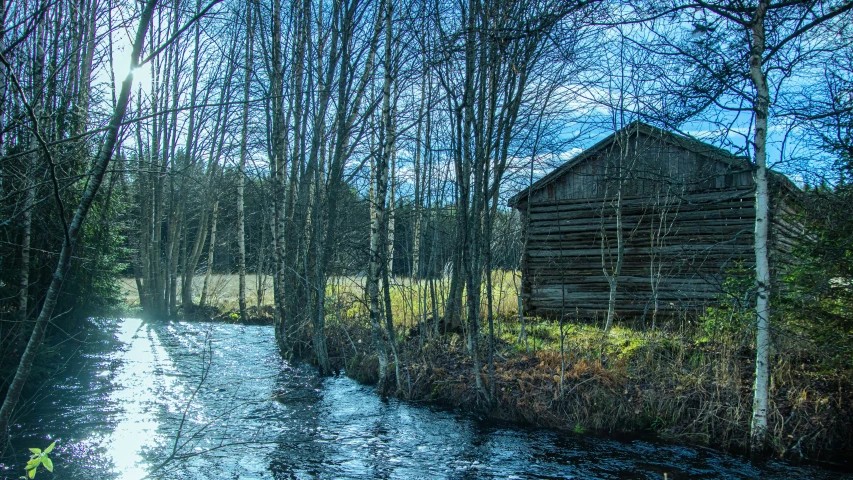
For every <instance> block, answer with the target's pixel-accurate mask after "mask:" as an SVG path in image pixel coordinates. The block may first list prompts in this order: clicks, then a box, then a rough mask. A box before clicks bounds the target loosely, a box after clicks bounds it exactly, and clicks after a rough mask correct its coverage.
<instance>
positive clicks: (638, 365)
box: [184, 274, 853, 468]
mask: <svg viewBox="0 0 853 480" xmlns="http://www.w3.org/2000/svg"><path fill="white" fill-rule="evenodd" d="M497 278H499V279H500V278H511V277H508V275H507V274H501V276H499V277H497ZM229 280H231V279H230V278H227V277H223V278H222V279H220V280H219V283H221V284H223V285H230V283H228V282H229ZM351 283H352V282H351ZM495 283H497V282H495ZM506 284H509V282H506ZM357 287H358V285H355V284H353V285H350V284H347V285H335V286H332V287H330V291H329V295H328V298H329V299H330V301H331V302H334V303H332V304H331V307H330V311H329V315H328V316H327V325H326V326H327V338H328V339H329V340H328V345H329V349H330V352H329V355H330V358H331V360H332V362H333V368H335V369H336V370H343V371H345V372H346V374H347V375H348V376H350V377H352V378H354V379H357V380H359V381H361V382H364V383H368V384H376V383H377V381H378V378H377V375H378V360H377V356H376V354H375V351H374V345H373V341H372V336H371V332H370V328H369V322H368V321H367V319H366V315H365V311H364V308H363V303H361V302H360V301H359V300H358V299H361V298H363V292H361V291H360V290H358V288H357ZM413 287H414V288H413ZM418 287H419V286H418V285H408V284H402V283H401V284H400V285H395V288H397V289H399V290H400V291H399V292H397V293H398V295H397V297H399V298H397V297H394V296H392V305H393V306H394V315H395V324H396V327H397V328H396V335H397V338H398V344H397V354H398V357H399V359H400V362H399V363H400V368H399V372H400V378H399V383H398V380H397V378H396V371H397V368H395V367H396V366H395V365H391V366H389V377H388V378H387V379H386V382H385V385H386V387H387V388H386V390H385V391H384V392H382V393H383V394H385V395H388V396H393V397H397V398H400V399H404V400H408V401H414V402H425V403H436V404H442V405H447V406H450V407H454V408H460V409H464V410H468V411H473V412H477V414H478V415H480V416H482V417H487V418H493V419H498V420H505V421H511V422H517V423H521V424H525V425H531V426H541V427H548V428H555V429H560V430H568V431H573V432H590V433H600V434H606V435H614V434H616V435H621V434H628V435H639V436H648V435H653V436H656V437H659V438H663V439H666V440H670V441H675V442H679V443H685V444H696V445H705V446H711V447H714V448H718V449H721V450H726V451H736V452H744V451H745V449H746V446H747V439H748V433H749V429H750V421H751V412H752V400H753V391H752V383H753V378H754V363H753V362H754V358H755V352H754V350H753V348H752V343H753V342H752V338H753V335H752V333H751V329H750V325H751V322H750V320H749V315H748V312H747V313H740V314H739V313H733V312H734V310H724V309H709V311H708V312H706V314H705V315H704V316H703V317H701V318H693V319H670V321H669V322H668V323H667V322H659V324H658V325H656V326H655V328H645V327H646V326H644V325H642V324H633V325H632V324H629V323H625V324H622V325H619V326H616V327H615V328H613V329H612V330H611V331H610V332H609V333H608V334H605V333H604V332H603V331H602V329H601V328H599V327H598V326H596V325H595V324H594V322H592V323H590V322H589V321H588V320H576V321H572V322H564V323H563V325H562V327H561V325H560V323H559V322H552V321H546V320H539V319H528V324H527V326H526V334H527V340H526V342H522V341H520V340H519V337H520V325H519V323H518V320H517V317H516V315H515V313H514V312H513V311H512V310H509V309H506V310H502V312H503V313H501V314H499V315H498V316H497V318H496V321H495V325H496V326H495V328H496V346H495V357H494V376H493V377H494V384H495V387H494V395H492V394H491V390H492V389H491V387H490V385H491V381H492V376H491V375H490V371H489V368H488V363H487V359H488V351H489V349H488V337H487V336H485V335H483V336H482V337H481V338H480V341H479V344H480V350H479V360H480V366H481V369H480V382H481V384H482V387H481V388H480V389H478V388H477V387H476V383H477V382H476V379H475V377H474V374H473V363H472V358H471V355H470V354H469V352H468V351H467V348H466V345H465V340H464V338H463V337H462V336H461V335H459V334H447V335H441V336H434V335H433V334H432V329H424V330H425V334H424V335H420V334H417V333H416V332H415V329H414V328H413V327H415V326H416V325H417V324H418V321H422V320H423V316H422V315H421V314H420V310H419V308H420V307H419V305H418V302H412V301H409V302H405V301H404V300H406V299H407V298H415V299H418V298H421V296H422V295H421V294H422V293H423V292H424V291H425V290H423V289H420V290H419V289H418ZM221 291H222V292H224V293H223V294H222V295H221V296H219V297H217V298H219V302H218V304H217V307H207V308H206V309H204V310H198V311H196V312H192V314H191V315H186V316H185V317H184V318H187V319H194V320H213V321H218V322H223V323H239V318H238V315H237V314H236V312H235V311H234V310H235V307H236V303H235V302H233V300H234V299H233V298H232V297H231V296H230V295H227V292H228V289H225V288H223V289H222V290H221ZM395 291H396V290H395ZM496 291H497V292H498V293H499V295H496V297H497V298H499V299H501V300H502V303H503V305H510V306H511V305H513V304H515V302H514V300H515V297H512V296H511V291H512V289H511V288H510V287H504V286H501V287H499V289H497V290H496ZM395 299H396V300H398V301H397V303H394V300H395ZM398 304H399V305H398ZM272 313H273V312H272V308H271V306H269V305H263V306H262V307H261V308H260V309H258V308H257V307H250V317H251V318H252V320H251V322H250V323H254V324H271V323H272ZM418 319H420V320H418ZM484 325H485V324H484ZM649 327H650V326H649ZM483 328H484V327H483ZM775 328H776V330H775V331H774V347H775V352H774V355H773V357H772V358H773V360H772V362H773V363H772V364H771V374H772V378H771V391H770V395H771V399H770V400H771V401H770V414H769V433H770V439H769V442H768V448H769V451H768V455H769V456H772V457H775V458H783V459H786V460H789V461H793V462H798V461H819V462H832V463H841V464H846V468H853V464H851V463H850V460H849V459H850V458H853V387H851V385H853V367H851V358H850V357H849V355H844V354H843V352H844V351H845V350H844V348H846V347H844V345H846V343H844V342H846V340H844V339H843V335H836V337H838V338H839V339H840V340H838V342H841V343H842V345H841V346H839V345H833V346H832V347H831V348H830V347H829V346H828V345H830V344H831V343H832V340H831V339H828V338H827V336H826V332H825V331H815V330H814V326H813V322H799V323H798V322H797V321H796V320H795V318H794V317H790V318H788V317H785V318H784V319H782V321H780V322H778V324H777V325H776V326H775ZM303 331H304V332H307V331H308V329H305V330H303ZM303 340H304V343H305V344H306V345H308V344H310V338H305V339H303ZM836 343H837V342H836ZM839 352H841V353H839ZM310 359H311V358H309V360H310Z"/></svg>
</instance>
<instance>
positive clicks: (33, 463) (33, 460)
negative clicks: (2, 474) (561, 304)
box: [24, 457, 41, 470]
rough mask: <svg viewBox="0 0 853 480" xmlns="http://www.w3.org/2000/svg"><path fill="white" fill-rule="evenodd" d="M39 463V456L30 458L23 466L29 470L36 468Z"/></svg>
mask: <svg viewBox="0 0 853 480" xmlns="http://www.w3.org/2000/svg"><path fill="white" fill-rule="evenodd" d="M40 463H41V457H35V458H31V459H30V461H29V462H27V466H26V467H24V469H26V470H30V469H33V468H36V467H38V466H39V464H40Z"/></svg>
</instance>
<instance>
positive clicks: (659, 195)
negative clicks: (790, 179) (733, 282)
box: [516, 133, 797, 316]
mask: <svg viewBox="0 0 853 480" xmlns="http://www.w3.org/2000/svg"><path fill="white" fill-rule="evenodd" d="M617 143H621V144H622V145H618V144H617ZM709 148H712V147H709ZM620 183H621V189H622V201H621V212H622V232H623V245H624V254H623V265H622V271H621V274H620V276H619V277H618V288H617V312H618V313H619V314H622V315H642V314H644V313H648V314H650V313H651V312H653V311H655V309H657V310H658V311H659V312H662V311H663V312H665V311H687V310H694V311H695V310H696V309H697V308H700V307H702V306H704V305H706V304H707V303H708V302H711V301H713V300H714V299H715V297H716V296H717V295H718V294H719V293H721V291H722V285H723V281H724V280H725V275H726V272H728V271H731V270H732V269H734V268H737V267H738V266H739V265H740V266H743V267H746V268H750V267H752V266H753V264H754V246H753V231H754V228H755V227H754V223H755V210H754V188H753V180H752V175H751V172H750V171H749V169H748V164H747V163H746V162H742V163H735V162H730V161H723V160H720V159H717V158H714V157H712V156H711V155H710V154H709V155H707V156H706V155H704V154H703V153H699V152H697V151H695V150H688V149H685V148H683V147H681V146H679V145H674V144H672V143H667V142H662V141H660V140H659V139H657V138H654V137H651V136H648V135H644V134H641V133H638V134H635V135H634V136H633V137H631V138H628V139H627V140H626V141H623V142H616V141H614V143H613V144H612V147H609V148H607V149H604V150H600V151H599V152H597V153H596V154H594V155H590V156H588V157H587V158H585V159H583V161H580V162H577V163H576V165H574V166H573V167H572V168H571V169H569V170H567V171H566V172H564V173H563V174H561V175H560V176H558V177H556V178H553V179H552V180H551V181H549V182H547V183H546V184H545V185H542V186H540V187H539V188H538V189H535V190H533V191H532V192H531V193H530V196H529V197H525V198H522V199H520V201H519V203H518V204H517V205H516V208H518V209H519V211H520V212H521V213H522V219H523V222H524V226H525V228H526V229H527V233H528V240H527V248H526V251H525V253H524V257H523V260H522V270H523V290H522V295H523V301H524V306H525V310H526V311H527V313H528V314H532V315H541V316H557V315H561V314H573V313H575V312H576V311H580V312H581V313H583V314H590V313H593V312H602V311H606V310H607V303H608V295H609V284H608V280H607V277H606V276H605V274H604V271H603V266H606V268H607V269H608V272H612V265H614V264H615V262H616V255H617V252H616V245H617V242H616V231H617V227H616V218H617V215H616V213H617V204H618V203H617V201H616V198H617V195H616V193H617V192H618V189H619V187H620ZM528 199H529V200H528ZM528 201H530V204H529V206H528ZM777 204H778V205H780V206H779V208H778V209H776V210H774V214H773V216H772V219H773V228H772V229H771V241H772V244H771V249H772V251H773V253H772V255H773V256H774V257H776V256H777V255H778V253H783V254H784V253H789V252H790V249H791V247H792V245H793V242H792V240H791V238H792V236H794V235H796V234H797V228H796V226H794V225H791V224H790V222H788V221H787V220H786V217H787V216H786V215H784V214H783V213H785V212H787V213H792V209H791V208H790V207H789V206H788V205H787V204H786V203H785V202H784V201H780V202H777ZM528 212H529V217H528Z"/></svg>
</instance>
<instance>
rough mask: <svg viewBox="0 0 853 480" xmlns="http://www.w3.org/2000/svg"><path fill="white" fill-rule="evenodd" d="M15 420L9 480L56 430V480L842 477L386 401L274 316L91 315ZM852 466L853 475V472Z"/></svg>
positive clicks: (0, 470) (5, 466)
mask: <svg viewBox="0 0 853 480" xmlns="http://www.w3.org/2000/svg"><path fill="white" fill-rule="evenodd" d="M90 330H91V332H90V334H89V336H88V337H87V339H86V341H84V342H83V343H82V344H78V345H77V346H75V347H74V348H73V349H72V348H70V347H69V348H67V349H66V350H67V351H66V352H65V354H64V357H65V358H64V360H63V361H64V362H65V367H64V368H63V369H62V372H63V374H61V375H59V376H58V377H53V378H50V379H49V380H46V381H45V382H44V385H43V386H42V387H41V388H40V389H39V390H38V391H37V393H36V398H35V401H34V402H31V403H30V404H29V405H28V406H25V410H27V411H25V412H24V413H23V414H22V418H19V419H18V421H17V424H16V425H15V427H14V428H13V438H14V440H13V442H12V449H11V450H12V451H11V453H10V452H8V449H7V456H6V458H5V459H3V460H2V461H4V462H5V463H0V477H3V478H10V479H11V478H14V479H17V478H19V476H20V475H21V473H23V464H24V463H25V462H26V460H27V458H28V455H29V453H28V452H27V447H39V448H44V447H46V446H47V445H48V444H50V442H51V441H52V440H54V439H58V440H59V442H58V444H57V447H56V449H55V450H54V452H53V453H52V454H51V457H52V458H53V461H54V465H55V472H54V473H53V475H52V477H51V474H50V473H48V472H42V471H40V472H39V473H38V476H37V477H36V478H56V479H72V480H73V479H139V478H145V477H146V476H147V477H148V478H167V479H256V478H258V479H260V478H267V479H284V478H583V479H587V478H605V479H623V478H624V479H628V478H650V479H662V478H664V474H666V475H667V478H670V479H679V478H691V479H695V478H762V479H764V478H775V479H795V478H802V479H810V480H812V479H823V478H840V477H842V476H844V474H841V473H839V472H832V471H829V470H824V469H820V468H817V467H793V466H789V465H786V464H783V463H777V462H766V463H762V464H753V463H750V462H748V461H746V459H744V458H741V457H737V456H731V455H726V454H723V453H719V452H715V451H712V450H707V449H701V448H691V447H683V446H674V445H668V444H664V443H657V442H650V441H642V440H632V441H618V440H611V439H604V438H600V437H594V436H589V435H573V434H565V433H556V432H553V431H549V430H537V429H525V428H519V427H515V426H508V425H500V424H495V423H492V422H484V421H480V420H478V419H476V418H475V417H472V416H470V415H466V414H460V413H454V412H448V411H444V410H440V409H436V408H432V407H428V406H422V405H415V404H410V403H404V402H397V401H393V400H392V401H382V400H381V399H380V398H379V397H378V396H377V395H375V394H374V392H373V390H372V389H371V388H369V387H365V386H362V385H359V384H358V383H356V382H354V381H353V380H350V379H348V378H346V377H343V376H341V377H333V378H325V379H320V378H318V377H317V376H316V375H315V374H314V372H313V370H312V369H310V368H308V367H291V366H288V365H287V364H285V363H283V362H282V361H281V359H280V358H279V357H278V355H277V353H276V346H275V342H274V340H273V332H272V329H271V327H265V326H239V325H224V324H212V323H183V322H168V323H143V322H142V321H140V320H137V319H131V318H128V319H122V320H113V319H110V320H106V319H93V320H92V321H91V325H90ZM849 478H853V476H850V477H849Z"/></svg>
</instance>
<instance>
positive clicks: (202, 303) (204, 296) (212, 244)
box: [198, 200, 219, 307]
mask: <svg viewBox="0 0 853 480" xmlns="http://www.w3.org/2000/svg"><path fill="white" fill-rule="evenodd" d="M218 215H219V200H216V201H215V202H213V214H211V220H210V243H209V244H208V246H207V272H205V274H204V284H203V285H202V287H201V299H200V300H199V301H198V304H199V306H201V307H205V306H207V295H208V291H209V290H208V289H209V288H210V274H211V273H212V272H213V253H214V251H215V250H216V217H217V216H218Z"/></svg>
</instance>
